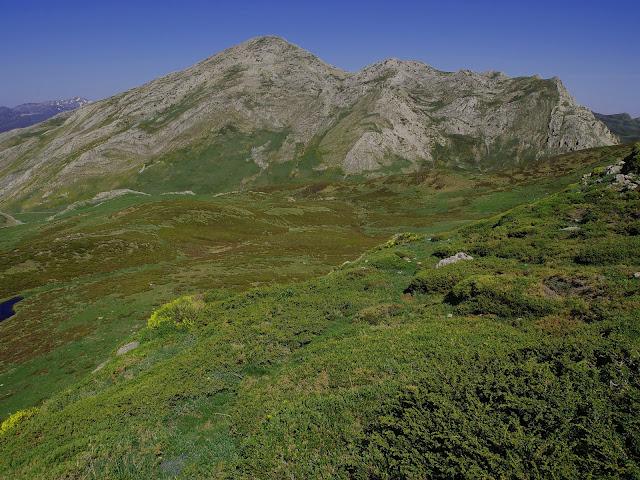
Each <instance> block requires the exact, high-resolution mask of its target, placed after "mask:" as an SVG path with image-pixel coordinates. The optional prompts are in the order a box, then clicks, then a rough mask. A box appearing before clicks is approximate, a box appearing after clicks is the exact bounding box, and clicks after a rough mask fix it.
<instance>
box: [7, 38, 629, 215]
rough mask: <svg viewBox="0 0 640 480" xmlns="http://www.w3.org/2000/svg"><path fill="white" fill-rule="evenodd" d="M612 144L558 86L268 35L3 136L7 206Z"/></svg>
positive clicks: (520, 157)
mask: <svg viewBox="0 0 640 480" xmlns="http://www.w3.org/2000/svg"><path fill="white" fill-rule="evenodd" d="M617 142H618V139H617V137H615V136H614V135H613V134H611V132H610V131H609V130H608V129H607V127H606V126H605V125H604V124H603V123H602V122H600V121H599V120H597V119H596V118H594V116H593V114H592V112H591V111H590V110H588V109H587V108H585V107H583V106H580V105H578V104H577V103H576V102H575V100H574V99H573V98H572V96H571V95H570V94H569V92H568V91H567V90H566V88H565V87H564V85H563V84H562V82H561V81H560V80H559V79H558V78H550V79H542V78H540V77H537V76H534V77H515V78H510V77H507V76H506V75H504V74H502V73H499V72H485V73H475V72H471V71H469V70H461V71H458V72H444V71H440V70H437V69H435V68H433V67H430V66H429V65H426V64H424V63H421V62H416V61H404V60H398V59H388V60H384V61H381V62H378V63H375V64H373V65H370V66H368V67H366V68H363V69H362V70H360V71H358V72H347V71H344V70H340V69H338V68H336V67H333V66H331V65H328V64H327V63H325V62H323V61H322V60H321V59H319V58H318V57H316V56H314V55H313V54H311V53H310V52H308V51H306V50H304V49H302V48H300V47H298V46H296V45H293V44H291V43H289V42H287V41H285V40H283V39H282V38H279V37H273V36H266V37H259V38H254V39H251V40H248V41H246V42H244V43H242V44H240V45H237V46H235V47H232V48H229V49H227V50H224V51H222V52H220V53H218V54H217V55H214V56H212V57H210V58H208V59H206V60H204V61H202V62H200V63H198V64H196V65H194V66H192V67H190V68H188V69H186V70H183V71H180V72H174V73H171V74H169V75H167V76H164V77H161V78H158V79H156V80H154V81H151V82H149V83H147V84H145V85H142V86H140V87H137V88H134V89H132V90H129V91H127V92H124V93H121V94H119V95H115V96H113V97H111V98H107V99H104V100H100V101H96V102H92V103H91V104H90V105H87V106H86V107H84V108H81V109H79V110H77V111H74V112H71V113H68V114H66V116H64V117H62V116H59V117H56V118H55V119H51V120H49V121H47V122H44V123H41V124H39V125H37V126H33V127H30V128H29V129H28V130H25V131H23V130H20V131H16V132H7V133H4V134H0V207H7V206H9V205H11V208H35V207H36V206H38V205H40V206H41V205H44V204H47V205H50V206H55V205H65V204H69V203H71V202H74V201H78V200H83V199H87V198H92V197H93V196H94V195H95V194H96V193H99V192H106V191H110V190H113V189H118V188H129V189H134V190H138V191H143V192H148V193H161V192H166V191H183V190H192V191H194V192H195V193H216V192H224V191H231V190H236V189H242V188H251V187H252V186H260V185H275V184H282V183H286V182H309V181H320V182H323V181H331V180H335V179H340V178H344V177H345V176H351V177H371V176H382V175H388V174H394V173H408V172H415V171H419V170H423V169H428V168H432V167H434V166H445V167H451V168H463V169H473V170H489V169H500V168H511V167H513V166H518V165H523V164H525V163H529V162H534V161H537V160H539V159H541V158H544V157H549V156H552V155H556V154H559V153H564V152H569V151H574V150H581V149H585V148H591V147H597V146H603V145H611V144H615V143H617Z"/></svg>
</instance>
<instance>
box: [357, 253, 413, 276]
mask: <svg viewBox="0 0 640 480" xmlns="http://www.w3.org/2000/svg"><path fill="white" fill-rule="evenodd" d="M405 255H408V253H407V252H405V251H403V250H395V249H394V250H384V251H381V252H378V253H375V254H373V255H371V257H370V259H369V262H368V263H369V266H371V267H374V268H377V269H378V270H383V271H402V270H407V269H414V268H415V264H414V263H411V262H408V261H407V260H406V259H405Z"/></svg>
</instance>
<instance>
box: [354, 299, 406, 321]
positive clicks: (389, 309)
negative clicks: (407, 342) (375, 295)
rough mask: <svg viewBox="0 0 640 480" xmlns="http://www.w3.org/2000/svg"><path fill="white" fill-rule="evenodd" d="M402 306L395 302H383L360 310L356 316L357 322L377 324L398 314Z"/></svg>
mask: <svg viewBox="0 0 640 480" xmlns="http://www.w3.org/2000/svg"><path fill="white" fill-rule="evenodd" d="M401 310H402V307H401V306H400V305H398V304H395V303H381V304H379V305H374V306H372V307H366V308H363V309H362V310H360V311H359V312H358V313H357V314H356V315H355V317H354V320H355V321H356V322H362V323H368V324H370V325H377V324H379V323H382V322H384V321H386V320H388V319H390V318H392V317H395V316H396V315H398V314H399V313H400V312H401Z"/></svg>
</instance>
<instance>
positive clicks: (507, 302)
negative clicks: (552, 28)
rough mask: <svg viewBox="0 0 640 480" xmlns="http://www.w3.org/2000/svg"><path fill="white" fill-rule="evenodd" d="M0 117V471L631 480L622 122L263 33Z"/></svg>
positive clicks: (634, 362)
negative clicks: (136, 80)
mask: <svg viewBox="0 0 640 480" xmlns="http://www.w3.org/2000/svg"><path fill="white" fill-rule="evenodd" d="M78 93H82V92H78ZM35 98H36V96H35V95H34V99H35ZM59 98H66V97H62V96H61V97H59ZM16 103H17V102H16ZM598 111H601V110H598ZM632 113H633V112H632ZM0 114H4V115H5V117H6V125H7V127H6V131H4V132H2V133H0V422H2V423H1V426H0V478H6V479H16V480H19V479H25V480H32V479H68V480H71V479H78V480H79V479H156V478H157V479H172V478H180V479H213V478H215V479H218V478H219V479H379V480H382V479H416V480H417V479H467V478H468V479H587V478H593V479H596V478H598V479H599V478H607V479H637V478H640V414H638V412H640V134H639V133H638V131H639V130H638V128H637V127H638V120H639V119H635V120H634V119H633V118H632V117H631V116H630V115H628V114H613V115H605V114H599V113H596V114H594V113H593V112H592V111H591V109H590V108H587V107H585V106H582V105H580V104H579V103H578V102H577V101H576V99H575V98H574V97H573V96H572V95H571V93H569V90H568V89H567V87H566V86H565V84H564V83H563V82H562V81H561V79H560V78H558V77H552V78H542V77H540V76H538V75H535V76H508V75H506V74H504V73H500V72H497V71H485V72H482V73H478V72H474V71H471V70H465V69H463V70H458V71H455V72H450V71H442V70H439V69H436V68H434V67H432V66H429V65H427V64H425V63H422V62H420V61H413V60H411V61H409V60H400V59H396V58H391V59H387V60H383V61H380V62H377V63H373V64H370V65H369V66H366V67H364V68H361V69H358V70H354V71H348V70H344V69H341V68H338V67H335V66H333V65H330V64H328V63H326V62H325V61H323V60H321V59H320V58H319V57H317V56H316V55H314V54H312V53H310V52H309V51H307V50H305V49H303V48H301V47H299V46H297V45H295V44H293V43H291V42H289V41H287V40H285V39H283V38H282V37H279V36H272V35H267V36H258V37H253V38H250V39H249V40H246V41H244V42H242V43H240V44H238V45H235V46H232V47H230V48H227V49H225V50H222V51H220V52H219V53H216V54H214V55H213V56H211V57H209V58H206V59H205V60H203V61H201V62H199V63H197V64H195V65H193V66H191V67H189V68H186V69H184V70H180V71H175V72H173V73H170V74H168V75H165V76H161V77H158V78H156V79H154V80H152V81H150V82H148V83H146V84H143V85H141V86H138V87H135V88H132V89H130V90H127V91H124V92H122V93H118V94H116V95H113V96H109V97H107V98H104V99H101V100H95V101H88V100H86V99H85V98H84V97H73V98H72V100H68V101H47V102H44V103H23V104H21V105H19V106H18V107H15V108H13V109H10V108H7V109H5V111H3V110H2V109H0ZM3 118H4V117H3ZM34 122H37V123H34ZM634 122H635V123H634ZM17 127H22V128H17Z"/></svg>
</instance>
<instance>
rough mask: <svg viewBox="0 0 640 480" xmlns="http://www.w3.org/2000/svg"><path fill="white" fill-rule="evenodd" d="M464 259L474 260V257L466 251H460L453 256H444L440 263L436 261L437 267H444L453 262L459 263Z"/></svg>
mask: <svg viewBox="0 0 640 480" xmlns="http://www.w3.org/2000/svg"><path fill="white" fill-rule="evenodd" d="M462 260H473V257H472V256H471V255H467V254H466V253H464V252H458V253H456V254H455V255H452V256H451V257H447V258H443V259H442V260H440V261H439V262H438V263H436V268H440V267H444V266H446V265H450V264H452V263H458V262H460V261H462Z"/></svg>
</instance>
